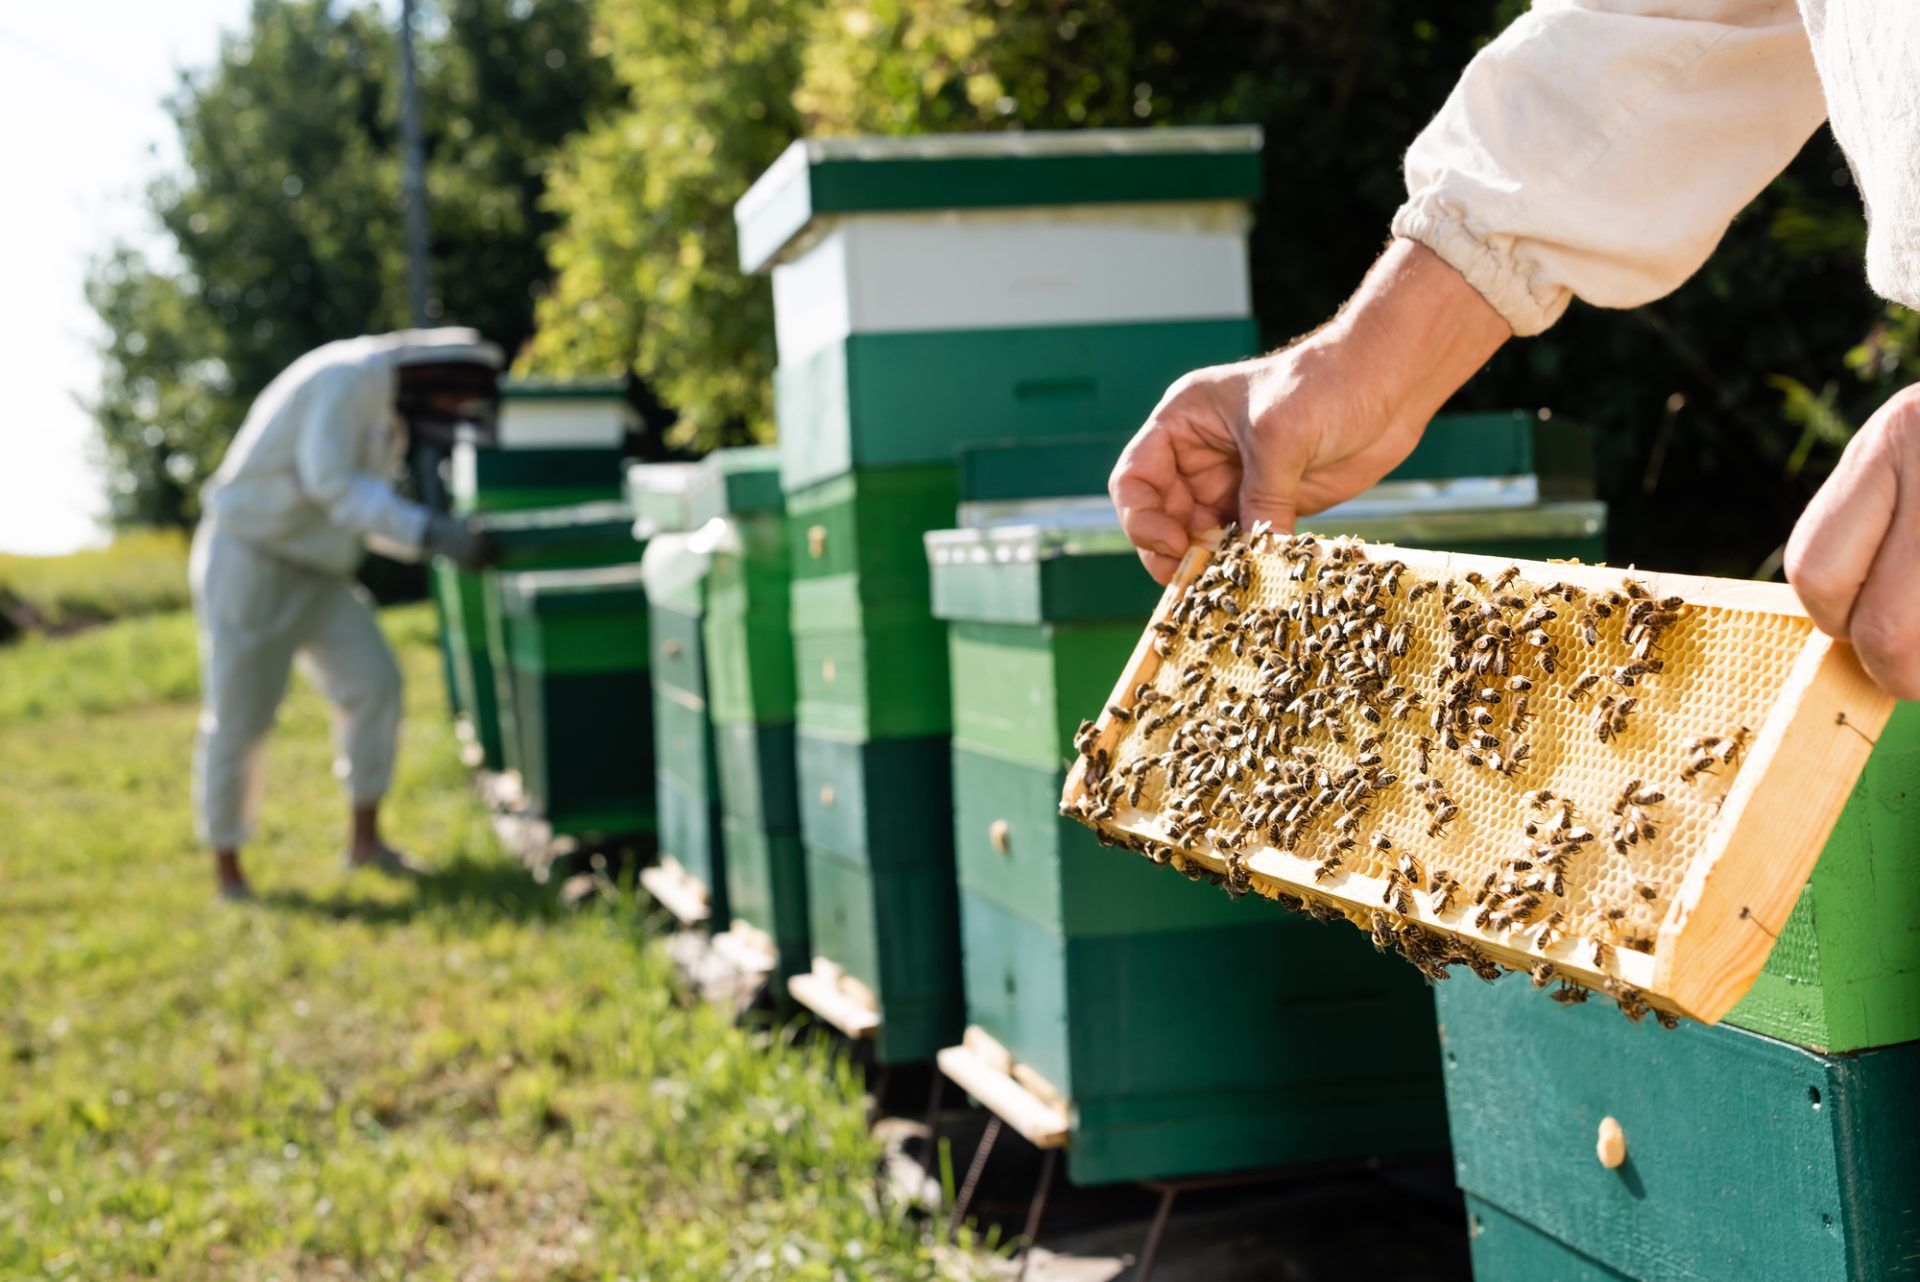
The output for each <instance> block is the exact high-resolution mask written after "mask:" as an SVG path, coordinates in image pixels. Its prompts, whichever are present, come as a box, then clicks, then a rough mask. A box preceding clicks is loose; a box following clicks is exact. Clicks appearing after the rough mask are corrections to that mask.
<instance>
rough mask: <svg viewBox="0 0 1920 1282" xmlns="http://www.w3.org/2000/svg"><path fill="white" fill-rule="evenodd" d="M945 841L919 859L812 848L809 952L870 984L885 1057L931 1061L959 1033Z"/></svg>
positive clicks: (877, 1044) (878, 1045)
mask: <svg viewBox="0 0 1920 1282" xmlns="http://www.w3.org/2000/svg"><path fill="white" fill-rule="evenodd" d="M938 845H939V843H937V842H936V843H933V847H934V848H931V849H928V850H927V851H925V852H924V853H925V854H926V855H927V856H929V857H926V858H923V859H920V860H918V861H915V862H904V863H903V862H890V863H885V864H874V863H868V862H865V861H862V860H856V859H848V858H846V857H844V856H841V855H836V854H834V853H832V852H830V851H826V850H821V849H818V848H816V847H813V846H811V845H809V846H808V847H807V904H808V924H809V927H810V930H811V933H812V937H813V951H814V953H815V954H816V955H818V956H821V957H826V958H829V959H831V960H832V961H834V962H836V963H838V964H839V965H840V966H841V967H842V968H844V969H845V970H846V972H847V973H848V974H849V975H852V976H853V977H854V978H855V979H858V980H860V981H861V982H862V983H864V984H866V985H867V986H868V987H869V988H871V989H873V991H874V993H875V995H876V996H877V997H878V998H879V1003H880V1020H881V1025H880V1029H879V1032H878V1033H877V1034H876V1036H875V1038H874V1058H875V1059H876V1060H877V1061H878V1062H879V1063H882V1064H896V1063H906V1062H911V1061H915V1060H924V1059H931V1058H932V1057H933V1054H934V1052H936V1051H938V1050H940V1049H941V1048H943V1047H947V1046H952V1045H954V1044H955V1043H956V1042H957V1041H959V1039H960V1033H961V1023H960V1017H961V1000H960V956H959V920H958V905H957V904H956V902H955V894H954V889H953V863H952V859H951V856H950V855H949V856H948V857H947V858H946V859H945V860H944V861H943V860H941V859H940V858H938V857H933V856H936V855H937V853H938V852H937V847H938Z"/></svg>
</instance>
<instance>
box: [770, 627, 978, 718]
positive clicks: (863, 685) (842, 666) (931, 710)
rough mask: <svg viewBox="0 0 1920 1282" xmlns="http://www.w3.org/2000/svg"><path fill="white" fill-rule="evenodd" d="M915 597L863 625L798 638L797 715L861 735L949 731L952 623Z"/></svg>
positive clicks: (800, 633)
mask: <svg viewBox="0 0 1920 1282" xmlns="http://www.w3.org/2000/svg"><path fill="white" fill-rule="evenodd" d="M923 611H924V606H921V605H919V604H917V603H908V608H907V609H905V610H901V611H895V610H891V609H889V608H885V607H882V608H878V609H872V610H869V611H868V612H867V615H866V617H865V618H864V619H859V620H856V622H855V626H853V627H852V628H848V629H844V630H835V631H831V632H804V631H801V630H800V627H799V625H798V621H797V620H796V625H795V632H794V637H793V665H794V694H795V705H794V707H795V715H796V717H797V719H798V721H799V723H800V724H801V725H804V726H808V727H811V728H813V729H816V730H823V731H826V732H828V733H831V734H837V735H842V736H845V737H847V738H853V739H909V738H916V737H919V736H923V735H943V734H945V733H946V732H947V729H948V726H949V725H950V723H951V720H952V713H951V710H950V708H949V705H948V698H947V643H946V625H945V624H943V623H941V622H940V621H939V620H937V619H933V618H930V617H928V616H927V615H925V614H924V613H923Z"/></svg>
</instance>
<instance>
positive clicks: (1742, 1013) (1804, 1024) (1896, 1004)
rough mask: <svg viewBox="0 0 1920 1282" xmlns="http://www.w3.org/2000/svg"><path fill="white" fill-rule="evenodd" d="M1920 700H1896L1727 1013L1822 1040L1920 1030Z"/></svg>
mask: <svg viewBox="0 0 1920 1282" xmlns="http://www.w3.org/2000/svg"><path fill="white" fill-rule="evenodd" d="M1916 854H1920V704H1912V703H1901V704H1896V705H1894V710H1893V717H1892V719H1891V720H1889V721H1888V722H1887V724H1886V726H1885V727H1884V728H1883V729H1882V730H1881V732H1880V737H1879V739H1878V741H1877V742H1876V743H1875V744H1874V749H1873V753H1872V755H1871V756H1869V757H1868V758H1867V766H1866V769H1865V770H1864V771H1863V772H1862V773H1861V775H1860V779H1859V782H1857V783H1856V784H1855V785H1854V789H1853V795H1852V796H1851V797H1850V798H1848V800H1847V805H1846V808H1845V809H1844V810H1842V811H1841V812H1840V818H1839V820H1838V822H1836V823H1835V824H1834V828H1833V832H1832V834H1831V835H1830V836H1828V838H1827V844H1826V848H1825V849H1824V850H1823V851H1821V854H1820V862H1819V863H1817V864H1815V865H1814V869H1813V876H1812V878H1811V879H1810V880H1809V881H1808V882H1807V885H1806V888H1805V889H1804V890H1802V891H1801V892H1800V900H1799V902H1798V903H1797V904H1795V905H1794V909H1793V913H1792V915H1790V916H1789V917H1788V918H1787V922H1786V925H1785V926H1784V927H1782V928H1781V931H1780V938H1779V939H1778V941H1776V942H1775V944H1774V946H1773V952H1772V953H1771V954H1770V955H1769V956H1768V958H1767V964H1766V968H1765V969H1764V970H1762V971H1761V973H1760V977H1759V978H1758V979H1756V980H1755V981H1754V984H1753V987H1752V988H1751V989H1749V990H1748V991H1747V995H1746V997H1745V998H1743V999H1742V1000H1741V1002H1740V1004H1739V1005H1738V1006H1736V1007H1734V1008H1733V1011H1732V1012H1731V1013H1730V1014H1728V1016H1727V1018H1726V1022H1727V1023H1729V1024H1733V1025H1736V1026H1738V1027H1740V1028H1746V1029H1751V1030H1752V1031H1754V1032H1757V1033H1765V1034H1766V1035H1768V1036H1770V1037H1777V1038H1780V1039H1781V1040H1783V1041H1789V1042H1793V1043H1796V1044H1798V1045H1801V1046H1806V1047H1810V1048H1812V1049H1815V1050H1825V1051H1831V1052H1836V1053H1837V1052H1843V1051H1854V1050H1861V1049H1865V1048H1868V1047H1875V1046H1888V1045H1892V1044H1894V1043H1897V1042H1909V1041H1915V1040H1920V929H1917V928H1916V927H1915V924H1914V923H1915V922H1916V920H1920V859H1917V858H1916Z"/></svg>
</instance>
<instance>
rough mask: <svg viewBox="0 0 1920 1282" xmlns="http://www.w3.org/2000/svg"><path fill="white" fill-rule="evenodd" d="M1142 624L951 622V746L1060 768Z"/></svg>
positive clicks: (1101, 702)
mask: <svg viewBox="0 0 1920 1282" xmlns="http://www.w3.org/2000/svg"><path fill="white" fill-rule="evenodd" d="M1145 626H1146V620H1145V619H1144V618H1142V619H1139V620H1132V621H1128V622H1125V623H1090V624H1080V625H1074V626H1061V627H1052V626H1043V627H1029V626H1024V625H1020V624H1004V623H969V622H956V623H954V624H952V625H951V627H950V630H949V633H948V642H949V652H950V654H951V657H952V669H951V670H952V683H953V737H954V740H955V741H956V742H958V743H963V744H965V745H966V746H968V747H972V748H980V749H983V750H985V751H987V752H992V753H997V754H999V755H1001V756H1006V757H1013V758H1015V759H1017V760H1020V761H1026V762H1030V763H1032V764H1033V765H1036V766H1039V767H1041V768H1043V769H1052V768H1054V767H1056V766H1060V765H1064V764H1065V763H1066V762H1068V761H1070V760H1071V759H1072V757H1073V755H1074V752H1073V734H1074V730H1075V729H1076V728H1077V727H1078V726H1079V724H1080V722H1081V720H1082V719H1083V718H1086V717H1090V716H1092V715H1094V714H1095V713H1096V712H1098V711H1099V709H1100V708H1102V707H1104V706H1105V704H1106V699H1107V696H1108V695H1109V694H1111V693H1112V692H1113V683H1114V680H1115V678H1116V677H1117V676H1118V675H1119V673H1120V670H1121V669H1122V668H1123V667H1125V666H1126V661H1127V658H1128V656H1129V655H1131V654H1132V653H1133V648H1134V646H1135V645H1136V644H1137V643H1138V642H1139V640H1140V632H1141V629H1142V628H1144V627H1145Z"/></svg>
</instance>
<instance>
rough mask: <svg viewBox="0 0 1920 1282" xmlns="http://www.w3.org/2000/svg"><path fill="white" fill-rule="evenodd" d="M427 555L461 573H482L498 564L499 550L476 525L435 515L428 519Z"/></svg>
mask: <svg viewBox="0 0 1920 1282" xmlns="http://www.w3.org/2000/svg"><path fill="white" fill-rule="evenodd" d="M424 541H425V543H426V546H427V551H429V552H431V553H432V554H433V555H435V556H444V557H445V558H447V560H449V561H451V562H453V563H454V564H455V565H457V566H459V567H460V568H461V569H463V570H484V569H486V568H487V567H488V566H491V565H496V564H498V563H499V561H500V549H499V547H498V546H497V545H496V544H495V543H494V541H493V539H492V538H491V537H490V536H489V535H488V534H487V533H486V532H485V531H483V530H482V529H481V528H480V527H479V525H478V524H477V523H476V522H473V521H470V520H468V519H466V518H465V517H459V516H450V515H448V514H447V513H445V512H435V513H434V514H433V515H432V516H431V517H429V518H428V519H427V534H426V538H425V540H424Z"/></svg>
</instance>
